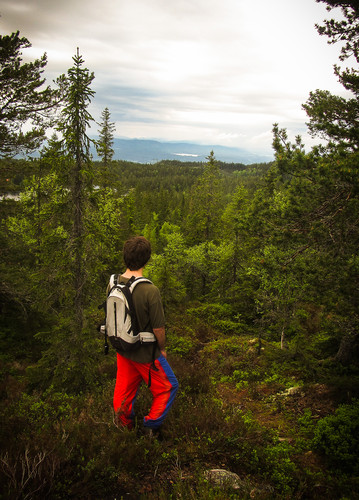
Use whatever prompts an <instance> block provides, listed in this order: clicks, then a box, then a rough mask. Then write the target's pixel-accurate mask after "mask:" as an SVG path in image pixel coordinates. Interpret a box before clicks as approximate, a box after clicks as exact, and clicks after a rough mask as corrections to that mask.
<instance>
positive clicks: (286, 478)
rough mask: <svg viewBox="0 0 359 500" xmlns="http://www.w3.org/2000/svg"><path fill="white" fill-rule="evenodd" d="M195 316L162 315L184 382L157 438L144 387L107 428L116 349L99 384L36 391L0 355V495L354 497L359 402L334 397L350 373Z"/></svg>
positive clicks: (17, 368) (15, 364) (21, 368)
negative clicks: (148, 421)
mask: <svg viewBox="0 0 359 500" xmlns="http://www.w3.org/2000/svg"><path fill="white" fill-rule="evenodd" d="M200 312H201V313H202V311H200ZM198 314H199V313H198V311H196V312H193V311H191V314H190V315H188V316H186V318H185V319H184V317H183V315H181V317H178V316H175V315H173V316H170V318H169V327H168V352H169V361H170V364H171V365H172V367H173V370H174V372H175V373H176V376H177V378H178V380H179V382H180V390H179V392H178V395H177V398H176V401H175V404H174V406H173V408H172V410H171V412H170V414H169V416H168V419H167V421H166V424H165V426H164V429H163V434H164V440H163V441H153V440H151V439H150V438H148V437H146V436H144V435H143V434H142V433H141V422H142V418H143V415H144V414H146V412H147V411H148V407H149V404H150V400H151V398H150V394H149V391H148V389H147V388H146V387H145V386H142V387H141V390H140V394H139V395H138V397H137V402H136V415H137V420H136V429H135V430H134V431H127V430H121V429H118V428H117V427H115V426H114V424H113V414H112V392H113V388H114V377H115V353H114V352H113V351H112V352H111V353H110V354H109V356H107V357H105V356H104V358H103V361H102V363H101V366H99V367H98V368H99V372H100V373H101V374H102V385H101V386H98V387H96V388H92V389H91V390H87V391H84V392H83V393H82V394H77V395H74V394H67V393H66V392H59V391H55V389H53V388H51V387H50V388H49V389H48V390H46V391H45V392H42V391H40V390H39V391H37V392H36V391H34V390H33V389H31V386H30V385H29V384H28V383H27V379H26V369H25V368H26V366H25V365H24V364H21V363H19V362H16V361H14V360H9V359H8V358H7V359H6V360H4V359H3V363H2V366H1V373H2V387H1V389H2V392H1V393H2V400H1V407H0V410H1V420H2V426H1V429H0V443H1V450H2V452H1V457H0V484H1V498H2V499H4V500H7V499H11V500H13V499H17V498H18V499H23V498H29V499H32V498H34V499H36V498H51V499H54V500H56V499H68V498H76V499H82V498H83V499H98V498H101V499H115V498H116V499H120V498H128V499H166V500H167V499H178V498H184V499H196V500H197V499H206V500H207V499H216V500H217V499H218V500H221V499H226V500H227V499H232V498H233V499H246V498H248V499H249V498H258V499H259V498H260V499H275V498H278V499H283V498H288V499H289V498H290V499H304V498H305V499H307V498H308V499H311V498H312V499H319V498H327V499H331V498H332V499H334V498H335V499H337V498H342V499H344V498H351V499H352V498H353V499H354V498H359V496H358V495H357V494H356V493H354V492H355V491H358V482H359V479H358V472H359V471H358V467H357V464H358V458H359V454H358V437H357V436H358V430H359V423H358V420H359V417H358V415H359V405H358V401H355V400H354V401H353V400H352V397H353V396H355V394H354V393H353V394H352V393H351V394H350V395H348V393H347V401H342V400H341V399H338V398H337V397H336V395H337V394H338V393H339V392H340V390H339V389H340V384H341V382H342V381H343V380H344V382H343V383H347V378H348V376H350V374H349V373H348V371H346V373H345V374H340V370H338V372H337V375H336V376H334V371H333V366H331V367H330V373H331V376H332V378H331V380H335V384H333V385H329V384H325V383H324V382H323V381H325V380H328V373H329V372H328V371H327V370H329V369H328V366H326V365H320V364H318V363H317V365H316V367H315V370H314V369H313V368H312V367H311V366H310V365H311V364H314V361H313V360H311V361H310V362H308V363H309V365H308V363H307V364H303V363H302V365H301V362H300V360H298V356H292V355H291V354H290V353H283V352H281V351H280V350H279V349H278V347H277V346H276V345H275V344H271V343H270V342H263V343H262V350H261V354H260V355H258V339H256V338H254V337H252V336H250V335H246V334H245V333H242V334H241V335H236V334H235V333H234V332H233V331H232V330H231V329H229V328H227V327H228V325H227V327H226V328H225V331H224V332H221V331H220V330H219V329H218V328H213V326H211V325H209V324H204V323H203V322H201V319H200V318H198ZM301 366H302V369H301ZM352 373H354V376H353V377H352V379H353V381H354V387H355V380H356V377H357V375H356V372H355V368H354V367H353V369H352ZM343 377H344V378H343ZM352 392H353V391H352ZM354 392H355V391H354ZM342 397H343V396H342ZM342 403H344V406H343V405H342ZM212 469H222V470H223V469H225V470H227V471H230V472H232V473H235V474H237V476H238V481H237V483H236V484H235V485H233V484H230V483H222V484H216V483H215V482H213V481H212V480H210V479H209V477H208V475H207V472H208V471H210V470H212Z"/></svg>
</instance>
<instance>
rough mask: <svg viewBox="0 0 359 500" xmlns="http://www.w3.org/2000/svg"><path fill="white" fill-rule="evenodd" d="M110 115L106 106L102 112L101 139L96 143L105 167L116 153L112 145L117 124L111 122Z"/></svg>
mask: <svg viewBox="0 0 359 500" xmlns="http://www.w3.org/2000/svg"><path fill="white" fill-rule="evenodd" d="M110 117H111V115H110V111H109V109H108V108H105V109H104V110H103V111H102V114H101V118H102V122H101V123H100V127H101V130H100V139H99V141H98V142H97V144H96V148H97V154H98V155H99V156H100V157H101V159H102V163H103V166H104V168H108V166H109V163H110V162H111V160H112V157H113V154H114V150H113V148H112V147H113V132H114V131H115V124H114V123H111V122H110Z"/></svg>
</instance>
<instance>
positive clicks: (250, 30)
mask: <svg viewBox="0 0 359 500" xmlns="http://www.w3.org/2000/svg"><path fill="white" fill-rule="evenodd" d="M1 15H2V18H1V19H0V23H1V26H2V31H3V32H4V33H10V32H12V31H15V30H17V29H19V30H20V32H21V35H23V36H26V37H27V38H28V39H29V40H30V42H31V43H32V45H33V47H32V49H30V50H29V49H28V50H27V51H26V57H28V58H34V57H39V56H40V55H41V54H42V53H43V52H45V51H46V52H47V54H48V61H49V62H48V66H47V72H46V74H47V76H48V79H49V80H50V81H51V80H53V79H54V78H56V77H57V76H58V75H59V74H61V73H64V72H66V71H67V69H68V68H69V67H70V66H71V65H72V56H73V55H74V54H75V51H76V47H80V51H81V53H82V55H83V57H84V59H85V64H86V66H87V67H88V68H89V69H90V71H94V73H95V80H94V83H93V88H94V89H95V90H96V95H95V98H94V101H93V104H92V107H91V111H92V112H93V114H94V117H95V118H96V119H99V117H100V114H101V111H102V110H103V108H104V107H105V106H108V108H109V109H110V112H111V116H112V119H113V120H114V121H116V130H117V132H118V134H119V135H121V136H127V137H148V138H158V139H168V140H196V141H199V142H202V143H205V142H206V141H210V143H211V144H224V145H233V146H239V147H244V148H250V149H251V150H268V151H270V150H271V142H272V135H271V129H272V125H273V123H274V122H279V124H280V126H282V127H289V126H291V127H293V129H294V130H293V132H294V135H296V134H297V133H298V131H299V130H300V131H301V132H303V133H304V135H305V126H304V124H305V121H306V115H305V113H304V111H303V110H302V109H301V104H302V103H303V102H305V101H306V99H307V98H308V94H309V91H310V90H315V89H316V88H325V89H328V90H331V91H333V92H335V93H339V92H341V91H342V88H341V87H340V86H339V84H338V82H337V81H336V77H335V76H334V75H333V71H332V65H333V64H334V63H335V62H337V60H338V54H339V48H338V47H335V46H334V47H333V46H329V45H327V43H326V39H325V38H323V37H320V36H319V35H318V34H317V32H316V30H315V28H314V24H315V23H316V22H319V23H321V22H322V20H323V19H324V18H326V17H328V14H327V12H326V10H325V6H324V5H323V4H318V3H316V2H315V1H314V0H301V1H300V2H298V1H297V0H272V1H271V2H268V1H267V0H252V1H251V2H248V1H247V0H178V1H176V2H174V1H170V0H151V2H149V1H148V0H131V1H128V0H127V1H124V0H102V1H101V2H99V1H98V0H86V1H85V0H77V1H76V2H73V1H70V0H62V1H61V2H59V1H57V0H56V1H55V0H31V1H29V0H27V1H23V0H7V1H6V0H5V1H4V2H3V6H2V8H1ZM329 15H332V14H329ZM24 55H25V54H24ZM95 115H96V116H95Z"/></svg>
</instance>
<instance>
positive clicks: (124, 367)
mask: <svg viewBox="0 0 359 500" xmlns="http://www.w3.org/2000/svg"><path fill="white" fill-rule="evenodd" d="M151 365H152V363H137V362H136V361H130V360H129V359H126V358H124V357H123V356H121V355H120V354H117V377H116V385H115V392H114V396H113V407H114V410H115V414H116V415H117V417H118V420H119V422H120V423H121V424H122V425H123V426H125V427H128V428H129V429H131V428H132V427H133V422H134V417H135V413H134V404H135V401H136V395H137V391H138V388H139V386H140V384H141V382H142V380H143V381H144V382H145V383H146V384H147V385H148V381H149V373H150V367H151ZM155 366H156V368H157V370H155V369H154V368H153V366H152V368H151V385H150V390H151V392H152V396H153V401H152V406H151V409H150V411H149V414H148V415H147V416H145V417H144V426H145V427H150V428H151V429H158V428H159V427H160V426H161V425H162V423H163V421H164V419H165V418H166V416H167V413H168V412H169V409H170V408H171V406H172V404H173V401H174V399H175V396H176V392H177V389H178V382H177V379H176V376H175V374H174V373H173V371H172V369H171V367H170V365H169V364H168V362H167V360H166V358H165V357H164V356H162V355H161V356H160V357H159V358H158V359H156V360H155Z"/></svg>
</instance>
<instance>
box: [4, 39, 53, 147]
mask: <svg viewBox="0 0 359 500" xmlns="http://www.w3.org/2000/svg"><path fill="white" fill-rule="evenodd" d="M29 47H31V44H30V42H29V41H28V40H27V38H25V37H22V38H20V36H19V31H17V32H16V33H12V34H11V35H1V36H0V110H1V111H0V156H15V155H16V154H18V153H20V152H23V151H25V152H27V153H29V152H32V151H34V150H36V149H37V148H39V146H40V144H41V142H42V141H43V140H44V137H45V132H46V128H47V127H48V126H49V125H50V124H51V122H50V117H51V111H52V109H53V108H54V107H56V106H57V104H58V99H59V98H60V95H59V92H58V91H56V90H52V89H51V88H50V87H49V86H48V87H46V88H43V85H44V82H45V79H44V78H42V73H43V72H44V69H45V66H46V64H47V57H46V54H44V55H43V56H42V57H41V58H40V59H35V61H33V62H27V63H23V62H22V57H21V56H22V52H21V50H22V49H26V48H29ZM29 123H30V126H31V129H30V130H27V131H26V132H24V131H23V127H24V125H25V124H27V125H28V124H29Z"/></svg>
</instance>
